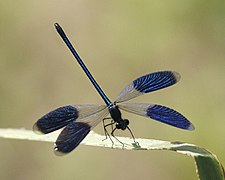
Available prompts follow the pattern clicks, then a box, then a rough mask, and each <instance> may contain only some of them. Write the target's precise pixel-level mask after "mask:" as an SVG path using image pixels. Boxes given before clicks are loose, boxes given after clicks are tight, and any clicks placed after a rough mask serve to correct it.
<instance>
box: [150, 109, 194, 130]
mask: <svg viewBox="0 0 225 180" xmlns="http://www.w3.org/2000/svg"><path fill="white" fill-rule="evenodd" d="M147 116H149V117H150V118H152V119H155V120H157V121H160V122H163V123H166V124H169V125H171V126H175V127H178V128H181V129H189V130H191V129H192V124H191V123H190V122H189V121H188V120H187V119H186V118H185V117H184V116H183V115H182V114H180V113H179V112H177V111H175V110H173V109H170V108H167V107H165V106H161V105H154V106H150V107H149V108H148V109H147ZM190 127H191V128H190Z"/></svg>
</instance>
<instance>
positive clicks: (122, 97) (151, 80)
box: [33, 23, 194, 154]
mask: <svg viewBox="0 0 225 180" xmlns="http://www.w3.org/2000/svg"><path fill="white" fill-rule="evenodd" d="M55 28H56V30H57V32H58V33H59V35H60V36H61V38H62V39H63V41H64V42H65V43H66V45H67V46H68V48H69V49H70V51H71V52H72V54H73V55H74V57H75V58H76V60H77V61H78V63H79V64H80V66H81V67H82V69H83V70H84V72H85V73H86V75H87V76H88V78H89V79H90V81H91V82H92V84H93V85H94V87H95V88H96V90H97V91H98V93H99V94H100V96H101V97H102V99H103V100H104V101H105V105H93V104H83V105H69V106H63V107H60V108H58V109H55V110H53V111H51V112H49V113H48V114H46V115H44V116H43V117H42V118H40V119H39V120H38V121H37V122H36V123H35V124H34V127H33V129H34V131H35V132H41V133H44V134H47V133H51V132H53V131H55V130H58V129H61V128H64V129H63V130H62V132H61V133H60V134H59V136H58V138H57V140H56V142H55V150H56V152H57V153H61V154H65V153H69V152H71V151H72V150H73V149H75V148H76V147H77V146H78V145H79V144H80V142H81V141H82V140H83V139H84V138H85V137H86V136H87V134H88V133H89V132H90V131H91V130H92V129H93V128H94V127H95V126H96V125H97V124H99V123H100V122H101V121H103V125H104V126H103V127H104V131H105V134H106V137H107V136H108V137H109V138H110V135H112V136H113V137H115V136H114V132H115V130H117V129H121V130H126V129H128V130H129V131H130V133H131V136H132V138H133V139H134V142H136V141H135V138H134V136H133V134H132V132H131V129H130V128H129V120H128V119H123V118H122V114H121V111H120V109H122V110H124V111H127V112H131V113H134V114H138V115H141V116H145V117H149V118H151V119H154V120H157V121H159V122H163V123H166V124H168V125H171V126H175V127H177V128H181V129H186V130H193V129H194V126H193V125H192V124H191V122H190V121H188V120H187V119H186V118H185V117H184V116H183V115H182V114H180V113H179V112H177V111H175V110H173V109H170V108H168V107H165V106H161V105H157V104H145V103H126V101H128V100H130V99H133V98H135V97H137V96H140V95H142V94H145V93H149V92H153V91H156V90H159V89H162V88H166V87H169V86H171V85H173V84H175V83H177V82H178V81H179V79H180V75H179V74H178V73H177V72H175V71H159V72H154V73H150V74H146V75H144V76H141V77H139V78H137V79H135V80H134V81H132V82H131V83H130V84H128V85H127V86H126V87H125V88H124V89H123V90H122V91H121V92H120V94H119V95H118V96H117V98H116V100H115V101H114V102H112V101H110V100H109V98H108V97H107V96H106V95H105V93H104V92H103V91H102V89H101V88H100V86H99V85H98V83H97V82H96V81H95V79H94V78H93V76H92V75H91V73H90V72H89V70H88V69H87V67H86V66H85V64H84V63H83V61H82V60H81V58H80V57H79V55H78V54H77V52H76V50H75V49H74V47H73V46H72V44H71V43H70V41H69V39H68V38H67V36H66V34H65V33H64V31H63V29H62V28H61V27H60V25H59V24H57V23H55ZM107 115H110V117H108V118H106V117H107ZM109 118H110V119H111V121H110V123H108V124H105V120H106V119H109ZM107 126H112V131H111V133H110V134H109V133H108V131H107V129H106V128H107ZM115 138H116V137H115ZM110 139H111V138H110ZM116 139H117V138H116ZM117 140H118V139H117ZM118 141H119V140H118ZM121 143H122V142H121Z"/></svg>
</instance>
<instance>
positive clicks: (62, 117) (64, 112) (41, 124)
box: [34, 106, 78, 134]
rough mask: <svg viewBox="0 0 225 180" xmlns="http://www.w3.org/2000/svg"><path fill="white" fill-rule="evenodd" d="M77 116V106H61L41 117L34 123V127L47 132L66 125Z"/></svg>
mask: <svg viewBox="0 0 225 180" xmlns="http://www.w3.org/2000/svg"><path fill="white" fill-rule="evenodd" d="M77 118H78V111H77V109H76V108H75V107H73V106H64V107H60V108H57V109H55V110H53V111H51V112H49V113H48V114H46V115H44V116H43V117H41V118H40V119H39V120H38V121H37V122H36V123H35V124H34V129H35V130H37V131H40V132H42V133H44V134H47V133H50V132H53V131H55V130H58V129H60V128H62V127H64V126H66V125H67V124H69V123H70V122H71V121H74V120H76V119H77Z"/></svg>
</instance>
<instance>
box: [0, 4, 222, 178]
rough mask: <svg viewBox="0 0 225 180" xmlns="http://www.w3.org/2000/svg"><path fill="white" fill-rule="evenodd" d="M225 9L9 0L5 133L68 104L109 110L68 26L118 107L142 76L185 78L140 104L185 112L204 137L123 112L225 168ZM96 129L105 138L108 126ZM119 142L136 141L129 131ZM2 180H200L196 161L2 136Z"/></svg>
mask: <svg viewBox="0 0 225 180" xmlns="http://www.w3.org/2000/svg"><path fill="white" fill-rule="evenodd" d="M224 10H225V2H224V1H222V0H218V1H201V0H197V1H196V0H195V1H194V0H191V1H190V0H189V1H187V0H184V1H178V0H172V1H156V0H151V1H147V0H146V1H100V0H97V1H87V0H73V1H71V0H64V1H59V0H54V1H53V0H50V1H43V0H39V1H34V0H30V1H28V0H25V1H21V0H18V1H12V0H8V1H3V0H0V72H1V75H0V101H1V103H0V127H1V128H26V129H32V126H33V124H34V123H35V121H36V120H37V119H38V118H40V117H41V116H42V115H44V114H46V113H47V112H49V111H51V110H53V109H55V108H57V107H59V106H63V105H68V104H85V103H86V104H87V103H92V104H95V103H98V104H102V103H104V102H103V101H102V99H101V98H100V96H99V95H98V94H97V93H96V90H95V89H94V87H93V86H92V85H91V83H90V82H89V80H88V79H87V77H86V76H85V74H84V73H83V71H82V70H81V68H80V67H79V66H78V64H77V62H75V61H74V59H73V57H72V55H71V53H70V52H69V51H68V49H67V47H66V46H65V44H64V43H63V42H62V40H61V39H60V37H59V36H58V34H57V33H56V31H55V29H54V26H53V24H54V23H55V22H58V23H60V24H61V25H62V27H63V28H64V30H65V31H66V33H67V35H68V37H69V38H70V40H71V41H72V42H73V44H74V46H75V47H76V49H77V51H78V52H79V54H80V56H81V57H82V58H83V60H84V62H85V63H86V65H87V66H88V68H89V69H90V71H91V72H92V74H93V76H94V77H95V78H96V80H97V81H98V83H99V84H100V86H101V87H102V88H103V90H104V91H105V93H106V94H107V95H108V96H109V98H110V99H111V100H114V99H115V97H116V96H117V94H118V93H119V92H120V91H121V90H122V89H123V88H124V87H125V86H126V85H127V84H129V83H130V82H131V81H132V80H134V79H135V78H137V77H139V76H141V75H144V74H147V73H150V72H154V71H159V70H175V71H177V72H179V73H180V74H181V76H182V78H181V81H180V82H179V83H178V84H177V85H175V86H173V87H170V88H167V89H164V90H160V91H157V92H154V93H150V94H147V95H145V96H142V97H138V98H136V99H135V100H133V101H135V102H145V103H157V104H162V105H165V106H168V107H171V108H173V109H175V110H177V111H179V112H181V113H182V114H183V115H185V116H186V117H187V118H188V119H189V120H190V121H191V122H192V123H193V124H194V125H195V128H196V130H195V131H191V132H190V131H185V130H180V129H177V128H174V127H170V126H168V125H164V124H162V123H159V122H156V121H153V120H150V119H147V118H143V117H140V116H136V115H133V114H128V113H123V116H124V117H126V118H128V119H129V120H130V127H131V129H132V131H133V133H134V134H135V136H136V137H140V138H154V139H160V140H169V141H183V142H188V143H192V144H196V145H198V146H201V147H204V148H206V149H208V150H209V151H211V152H213V153H214V154H216V155H217V157H218V158H219V160H220V161H221V162H222V163H223V164H224V162H225V154H224V150H225V131H224V126H225V13H224ZM95 131H96V132H98V133H101V134H103V128H102V124H99V125H98V126H97V127H96V128H95ZM117 135H123V136H129V133H128V132H117ZM0 144H1V148H0V177H1V179H7V180H11V179H13V180H14V179H17V180H24V179H33V180H36V179H37V180H38V179H55V180H58V179H91V178H92V179H109V180H111V179H130V180H134V179H171V180H172V179H187V180H189V179H197V177H196V174H195V168H194V163H193V159H192V158H190V157H187V156H184V155H180V154H177V153H173V152H167V151H146V152H145V151H125V150H117V149H105V148H98V147H89V146H84V145H80V146H79V147H78V148H77V149H76V150H75V151H73V152H72V153H70V154H69V155H67V156H63V157H57V156H55V155H54V153H53V144H51V143H43V142H32V141H19V140H6V139H0Z"/></svg>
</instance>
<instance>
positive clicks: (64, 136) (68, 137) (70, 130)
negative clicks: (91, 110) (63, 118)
mask: <svg viewBox="0 0 225 180" xmlns="http://www.w3.org/2000/svg"><path fill="white" fill-rule="evenodd" d="M90 130H91V127H90V126H89V125H88V124H86V123H82V122H71V123H69V124H68V125H67V126H66V127H65V128H64V129H63V131H62V132H61V133H60V135H59V136H58V138H57V140H56V143H55V145H56V146H55V151H56V153H58V152H59V153H69V152H71V151H72V150H73V149H75V148H76V147H77V146H78V145H79V144H80V142H81V141H82V140H83V139H84V138H85V137H86V136H87V134H88V133H89V132H90Z"/></svg>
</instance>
